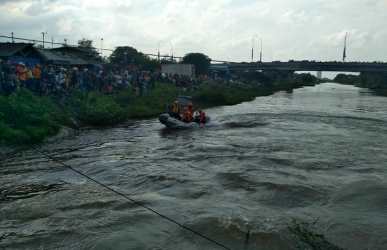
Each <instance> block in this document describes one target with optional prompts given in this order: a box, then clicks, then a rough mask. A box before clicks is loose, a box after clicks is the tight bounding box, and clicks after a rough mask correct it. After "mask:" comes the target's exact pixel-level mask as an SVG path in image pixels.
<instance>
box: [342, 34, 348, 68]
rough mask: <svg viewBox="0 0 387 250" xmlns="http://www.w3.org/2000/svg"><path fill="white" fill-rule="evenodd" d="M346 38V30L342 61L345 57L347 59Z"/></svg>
mask: <svg viewBox="0 0 387 250" xmlns="http://www.w3.org/2000/svg"><path fill="white" fill-rule="evenodd" d="M347 39H348V32H347V33H345V38H344V51H343V62H345V59H347Z"/></svg>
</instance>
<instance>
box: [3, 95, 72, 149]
mask: <svg viewBox="0 0 387 250" xmlns="http://www.w3.org/2000/svg"><path fill="white" fill-rule="evenodd" d="M65 120H66V117H65V115H64V114H63V113H61V112H60V109H59V108H58V106H57V105H55V103H54V102H53V101H52V100H51V99H49V98H47V97H37V96H35V95H33V94H32V93H31V92H29V91H27V90H20V91H17V92H15V93H13V94H12V95H10V96H0V143H1V144H30V143H36V142H40V141H42V140H43V138H45V137H47V136H50V135H55V134H56V133H57V132H58V130H59V128H60V124H63V123H65Z"/></svg>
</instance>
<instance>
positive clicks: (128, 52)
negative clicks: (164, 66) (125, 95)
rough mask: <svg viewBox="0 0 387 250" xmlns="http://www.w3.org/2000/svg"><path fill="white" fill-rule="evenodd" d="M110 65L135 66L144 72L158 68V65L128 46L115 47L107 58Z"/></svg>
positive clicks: (155, 61) (153, 60)
mask: <svg viewBox="0 0 387 250" xmlns="http://www.w3.org/2000/svg"><path fill="white" fill-rule="evenodd" d="M109 61H110V63H112V64H114V65H120V66H125V65H128V64H135V65H137V66H138V67H139V68H141V69H144V70H155V69H158V68H160V63H159V62H158V61H157V60H155V59H152V58H150V57H148V56H147V55H144V54H143V53H141V52H139V51H137V50H136V49H135V48H133V47H130V46H121V47H117V48H116V49H115V50H114V51H113V53H112V54H111V55H110V57H109Z"/></svg>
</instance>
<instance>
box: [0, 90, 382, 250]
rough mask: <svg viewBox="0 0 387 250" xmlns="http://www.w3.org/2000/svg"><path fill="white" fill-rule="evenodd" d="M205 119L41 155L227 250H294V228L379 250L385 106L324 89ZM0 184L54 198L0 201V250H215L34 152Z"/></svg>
mask: <svg viewBox="0 0 387 250" xmlns="http://www.w3.org/2000/svg"><path fill="white" fill-rule="evenodd" d="M207 112H208V114H210V115H211V117H212V118H213V120H214V122H213V123H212V125H211V126H209V127H207V128H205V129H196V130H186V131H168V130H166V129H164V128H163V126H162V125H161V124H159V123H158V121H157V120H156V119H151V120H144V121H136V122H129V123H127V124H123V125H121V126H118V127H114V128H109V129H103V130H96V129H85V130H83V131H81V132H80V133H79V134H78V135H76V136H73V137H71V138H67V139H65V140H64V141H61V142H60V143H47V144H45V145H44V146H42V150H44V151H45V152H48V153H49V154H51V155H52V156H54V157H56V158H58V159H60V160H61V161H63V162H65V163H66V164H68V165H71V166H72V167H74V168H77V169H78V170H80V171H82V172H84V173H86V174H88V175H90V176H92V177H94V178H96V179H98V180H99V181H101V182H103V183H104V184H107V185H109V186H110V187H112V188H114V189H116V190H118V191H120V192H123V193H125V194H128V195H131V196H132V197H133V198H135V199H137V200H139V201H141V202H143V203H144V204H146V205H148V206H150V207H152V208H155V209H156V210H158V211H159V212H161V213H163V214H165V215H168V216H170V217H172V218H174V219H176V220H177V221H179V222H181V223H183V224H184V225H187V226H189V227H192V228H193V229H195V230H198V231H200V232H202V233H204V234H206V235H208V236H210V237H212V238H214V239H216V240H217V241H219V242H222V243H224V244H225V245H227V246H229V247H231V248H232V249H293V248H294V246H293V245H292V240H291V237H290V236H289V235H288V231H287V225H289V223H290V221H291V220H292V219H294V218H295V219H300V220H303V221H315V220H318V222H317V226H318V228H319V229H320V233H323V234H324V235H325V236H326V238H327V240H329V241H330V242H332V243H334V244H335V245H338V246H340V247H343V248H345V249H359V250H360V249H386V248H387V195H386V194H387V179H386V176H387V165H386V164H387V126H386V125H387V98H386V97H380V96H376V95H373V94H372V93H370V92H369V91H367V90H365V89H359V88H355V87H352V86H344V85H338V84H333V83H325V84H321V85H318V86H315V87H306V88H302V89H298V90H295V91H294V92H293V93H287V92H280V93H277V94H274V95H272V96H268V97H259V98H257V99H256V100H255V101H252V102H248V103H242V104H240V105H236V106H230V107H219V108H213V109H209V110H207ZM0 184H1V189H2V190H6V189H7V190H12V189H17V188H18V187H20V186H33V185H46V186H47V185H54V187H55V188H53V189H49V191H41V192H38V193H35V194H34V195H30V196H26V197H22V198H20V197H19V198H18V199H8V200H3V201H1V202H0V216H1V217H0V248H5V249H218V248H216V246H215V245H211V243H209V242H207V241H205V240H203V239H200V238H198V237H196V236H195V235H192V234H191V233H189V232H187V231H184V230H183V229H181V228H179V227H177V226H176V225H174V224H171V223H169V222H167V221H165V220H164V219H162V218H160V217H157V216H156V215H154V214H152V213H150V212H148V211H146V210H144V209H142V208H140V207H137V206H135V205H132V204H130V203H127V202H126V201H125V200H123V199H122V198H120V197H118V196H116V195H114V194H112V193H110V192H108V191H106V190H104V189H103V188H101V187H99V186H97V185H95V184H94V183H91V182H89V181H87V180H85V179H84V178H82V177H80V176H78V175H76V174H75V173H73V172H71V171H70V170H68V169H66V168H63V167H62V166H60V165H58V164H56V163H54V162H51V161H49V160H48V159H46V158H44V157H43V156H42V155H40V154H39V153H37V152H35V151H33V150H30V151H26V152H24V153H22V154H18V155H16V156H15V157H12V158H10V159H7V160H5V161H3V162H1V167H0ZM248 230H250V233H251V235H250V240H249V245H248V246H244V242H245V235H246V232H247V231H248Z"/></svg>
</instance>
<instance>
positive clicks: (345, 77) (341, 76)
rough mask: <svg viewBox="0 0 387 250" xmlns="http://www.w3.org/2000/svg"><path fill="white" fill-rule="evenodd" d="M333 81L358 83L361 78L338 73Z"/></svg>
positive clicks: (350, 83)
mask: <svg viewBox="0 0 387 250" xmlns="http://www.w3.org/2000/svg"><path fill="white" fill-rule="evenodd" d="M333 81H334V82H338V83H341V84H349V85H355V84H359V83H360V81H361V79H360V76H357V75H347V74H338V75H337V76H336V77H335V79H334V80H333Z"/></svg>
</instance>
